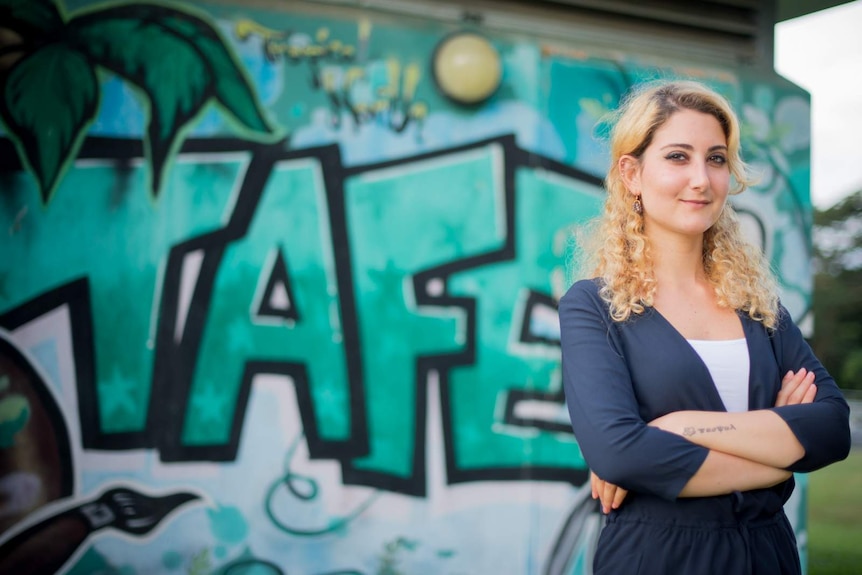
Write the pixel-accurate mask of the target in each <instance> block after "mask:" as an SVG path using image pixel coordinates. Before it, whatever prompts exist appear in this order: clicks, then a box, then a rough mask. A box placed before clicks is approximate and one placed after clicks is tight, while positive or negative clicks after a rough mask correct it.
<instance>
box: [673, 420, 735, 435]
mask: <svg viewBox="0 0 862 575" xmlns="http://www.w3.org/2000/svg"><path fill="white" fill-rule="evenodd" d="M725 431H736V427H735V426H734V425H733V424H732V423H731V424H730V425H716V426H715V427H686V428H685V429H683V430H682V434H683V435H684V436H685V437H691V436H693V435H697V434H698V433H700V434H703V433H724V432H725Z"/></svg>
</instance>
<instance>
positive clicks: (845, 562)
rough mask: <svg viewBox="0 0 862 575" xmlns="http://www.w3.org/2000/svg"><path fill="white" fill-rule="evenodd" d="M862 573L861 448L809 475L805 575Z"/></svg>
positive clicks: (853, 574) (854, 574) (852, 574)
mask: <svg viewBox="0 0 862 575" xmlns="http://www.w3.org/2000/svg"><path fill="white" fill-rule="evenodd" d="M859 573H862V448H859V447H856V448H854V449H853V451H852V452H851V453H850V457H848V458H847V459H846V460H844V461H842V462H840V463H836V464H834V465H830V466H829V467H826V468H824V469H821V470H819V471H815V472H814V473H812V474H811V475H810V476H809V483H808V575H858V574H859Z"/></svg>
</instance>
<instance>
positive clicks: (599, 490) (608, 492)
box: [590, 471, 628, 515]
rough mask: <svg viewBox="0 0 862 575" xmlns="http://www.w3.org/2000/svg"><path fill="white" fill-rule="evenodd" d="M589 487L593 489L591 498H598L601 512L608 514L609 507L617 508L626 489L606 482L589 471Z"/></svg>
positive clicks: (626, 492)
mask: <svg viewBox="0 0 862 575" xmlns="http://www.w3.org/2000/svg"><path fill="white" fill-rule="evenodd" d="M590 487H591V488H592V491H593V499H599V500H600V501H601V503H602V513H604V514H606V515H607V514H608V513H610V512H611V509H619V507H620V505H622V503H623V499H625V498H626V495H628V491H626V490H625V489H623V488H622V487H618V486H616V485H614V484H613V483H608V482H607V481H605V480H604V479H601V478H599V476H598V475H596V474H595V473H593V472H592V471H590Z"/></svg>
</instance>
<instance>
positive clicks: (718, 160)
mask: <svg viewBox="0 0 862 575" xmlns="http://www.w3.org/2000/svg"><path fill="white" fill-rule="evenodd" d="M709 161H710V162H712V163H713V164H716V165H718V166H723V165H725V164H726V163H727V158H725V157H724V156H722V155H720V154H718V155H715V156H710V157H709Z"/></svg>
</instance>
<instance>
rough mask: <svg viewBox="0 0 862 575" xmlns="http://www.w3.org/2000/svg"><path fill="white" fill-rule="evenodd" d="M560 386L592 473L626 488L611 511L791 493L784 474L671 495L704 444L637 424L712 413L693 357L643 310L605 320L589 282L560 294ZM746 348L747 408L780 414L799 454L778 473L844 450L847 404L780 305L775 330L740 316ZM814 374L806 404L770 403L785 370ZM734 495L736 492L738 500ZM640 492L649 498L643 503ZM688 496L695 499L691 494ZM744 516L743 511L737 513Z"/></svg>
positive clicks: (782, 497) (760, 506) (698, 508)
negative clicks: (710, 493)
mask: <svg viewBox="0 0 862 575" xmlns="http://www.w3.org/2000/svg"><path fill="white" fill-rule="evenodd" d="M559 315H560V329H561V333H560V339H561V345H562V370H563V385H564V390H565V395H566V403H567V405H568V409H569V414H570V416H571V422H572V428H573V430H574V432H575V437H576V439H577V441H578V444H579V446H580V449H581V451H582V454H583V456H584V458H585V460H586V462H587V464H588V465H589V466H590V467H591V468H592V469H593V470H594V471H595V472H596V473H597V474H598V475H599V477H601V478H602V479H605V480H607V481H610V482H611V483H614V484H616V485H619V486H621V487H624V488H626V489H628V490H630V491H631V492H634V493H630V495H629V497H628V498H627V499H626V502H624V503H623V506H622V507H621V511H625V510H626V507H627V506H628V507H630V508H634V509H632V511H634V510H635V509H636V508H637V507H638V506H639V503H638V501H637V500H638V499H640V500H641V506H642V507H644V509H643V511H644V512H648V509H649V508H651V507H654V506H655V505H656V504H657V503H658V501H657V500H661V501H664V502H665V503H668V502H674V503H673V504H672V505H671V506H668V505H660V506H659V507H662V508H663V509H664V510H665V511H666V510H668V509H674V510H675V509H676V508H677V507H678V506H680V505H681V504H683V502H684V504H683V507H684V508H685V509H680V513H689V512H694V513H695V514H698V515H699V514H700V513H701V512H702V513H703V514H704V516H705V517H715V514H714V513H716V512H718V514H719V515H721V513H723V512H728V513H730V510H733V512H732V513H730V515H731V516H736V517H738V516H739V513H740V512H741V510H740V501H741V500H744V502H743V504H742V507H749V510H750V512H751V515H752V516H762V515H763V514H764V513H766V514H769V513H777V512H778V511H780V510H781V506H782V505H783V504H784V503H785V502H786V500H787V498H788V497H789V496H790V493H791V491H792V489H793V480H792V478H791V479H790V480H788V481H786V482H784V483H782V484H780V485H777V486H775V487H773V488H770V489H759V490H755V491H750V492H745V493H744V494H734V495H735V496H736V497H732V498H731V497H729V496H719V497H711V498H694V500H692V499H679V500H676V498H677V496H678V495H679V492H680V491H681V490H682V488H683V487H684V486H685V484H686V483H687V482H688V480H689V479H690V478H691V477H692V475H694V473H695V472H696V471H697V470H698V469H699V468H700V466H701V464H702V463H703V461H704V459H705V458H706V455H707V452H708V450H707V449H706V448H704V447H700V446H698V445H695V444H693V443H691V442H690V441H688V440H686V439H684V438H683V437H679V436H677V435H674V434H671V433H668V432H665V431H662V430H660V429H657V428H653V427H648V426H647V423H648V422H649V421H652V420H653V419H655V418H657V417H660V416H662V415H665V414H667V413H670V412H674V411H681V410H704V411H724V410H725V407H724V404H723V403H722V401H721V398H720V396H719V394H718V391H717V389H716V387H715V384H714V383H713V381H712V377H711V376H710V373H709V370H708V369H707V367H706V365H705V364H704V363H703V361H702V360H701V358H700V356H699V355H698V354H697V353H696V352H695V351H694V349H693V348H692V347H691V346H690V345H689V343H688V342H687V341H686V340H685V338H684V337H683V336H682V334H680V333H679V332H678V331H677V330H676V329H675V328H674V327H673V326H672V325H671V324H670V323H669V322H668V321H667V320H666V319H665V318H664V317H663V316H662V315H661V314H660V313H659V312H657V311H656V310H655V309H653V308H647V310H646V311H645V312H644V313H642V314H639V315H634V316H632V317H631V318H630V319H629V320H627V321H625V322H615V321H613V320H612V319H611V318H610V315H609V311H608V305H607V304H606V302H604V301H603V300H602V299H601V298H600V297H599V293H598V283H597V280H582V281H579V282H577V283H575V284H574V285H573V286H572V287H571V288H570V289H569V291H568V292H567V293H566V295H565V296H564V297H563V298H562V299H561V300H560V306H559ZM739 317H740V318H741V320H742V325H743V330H744V333H745V338H746V341H747V345H748V351H749V355H750V365H751V368H750V376H749V409H752V410H755V409H772V410H773V411H775V412H776V413H777V414H778V415H779V416H780V417H781V418H783V419H784V420H785V421H786V422H787V424H788V426H789V427H790V429H791V430H792V431H793V433H794V434H795V435H796V437H797V438H798V439H799V442H800V443H801V444H802V446H803V447H804V448H805V455H804V456H803V457H802V459H800V460H799V461H797V462H796V463H794V464H793V465H792V466H790V467H789V468H788V469H789V470H791V471H795V472H806V471H813V470H815V469H818V468H820V467H823V466H825V465H827V464H829V463H832V462H835V461H838V460H841V459H844V458H845V457H846V456H847V454H848V452H849V449H850V430H849V408H848V406H847V402H846V401H845V400H844V397H843V395H842V394H841V391H840V390H839V389H838V387H837V386H836V385H835V381H834V380H833V379H832V377H831V376H830V375H829V374H828V373H827V372H826V370H825V369H824V368H823V365H822V364H821V363H820V361H819V360H818V359H817V358H816V357H815V356H814V353H813V352H812V351H811V348H810V347H809V346H808V344H807V343H806V342H805V340H804V339H803V337H802V334H801V333H800V331H799V328H798V327H797V326H796V325H795V324H794V323H793V321H792V320H791V318H790V315H789V314H788V313H787V310H786V309H784V308H783V307H781V308H780V318H779V322H778V326H777V328H776V329H775V330H772V331H769V330H767V329H766V328H765V327H764V326H763V324H761V323H759V322H756V321H753V320H752V319H750V318H749V317H748V315H746V314H744V313H740V314H739ZM802 367H804V368H806V369H807V370H809V371H813V372H814V374H815V384H816V385H817V395H816V398H815V400H814V402H813V403H810V404H805V405H793V406H785V407H777V408H776V407H773V406H774V404H775V398H776V396H777V394H778V391H779V389H780V387H781V379H782V376H783V374H785V373H787V371H788V370H794V371H796V370H798V369H800V368H802ZM742 495H744V497H742V498H741V496H742ZM645 499H652V500H654V501H652V503H646V502H645V501H644V500H645ZM698 500H700V501H698ZM742 512H743V513H745V512H744V511H742Z"/></svg>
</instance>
